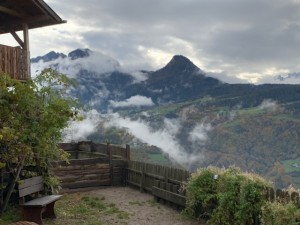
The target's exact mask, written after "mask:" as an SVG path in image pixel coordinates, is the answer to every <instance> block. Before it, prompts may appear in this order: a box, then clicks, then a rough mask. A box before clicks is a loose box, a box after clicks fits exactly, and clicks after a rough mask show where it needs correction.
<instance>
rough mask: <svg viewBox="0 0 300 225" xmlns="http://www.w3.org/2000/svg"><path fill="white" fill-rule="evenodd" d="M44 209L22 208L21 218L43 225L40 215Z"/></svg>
mask: <svg viewBox="0 0 300 225" xmlns="http://www.w3.org/2000/svg"><path fill="white" fill-rule="evenodd" d="M44 210H45V207H25V206H23V207H22V217H23V220H25V221H31V222H35V223H37V224H39V225H43V220H42V213H43V212H44Z"/></svg>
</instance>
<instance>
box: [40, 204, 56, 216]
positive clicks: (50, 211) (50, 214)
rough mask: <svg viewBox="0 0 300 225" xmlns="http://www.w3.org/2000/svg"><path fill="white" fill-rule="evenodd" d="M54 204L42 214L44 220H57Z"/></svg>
mask: <svg viewBox="0 0 300 225" xmlns="http://www.w3.org/2000/svg"><path fill="white" fill-rule="evenodd" d="M54 204H55V202H51V203H50V204H48V205H47V206H46V210H45V211H44V212H43V214H42V217H43V218H51V219H55V218H56V215H55V211H54Z"/></svg>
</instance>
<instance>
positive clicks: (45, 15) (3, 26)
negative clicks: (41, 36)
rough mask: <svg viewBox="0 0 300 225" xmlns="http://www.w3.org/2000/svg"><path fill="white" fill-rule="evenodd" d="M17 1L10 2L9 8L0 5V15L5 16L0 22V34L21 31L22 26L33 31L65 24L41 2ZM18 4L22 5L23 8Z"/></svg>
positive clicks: (30, 0)
mask: <svg viewBox="0 0 300 225" xmlns="http://www.w3.org/2000/svg"><path fill="white" fill-rule="evenodd" d="M19 1H20V0H10V4H13V7H11V8H8V7H5V6H1V5H0V15H1V13H2V16H3V15H6V16H4V18H2V21H1V20H0V34H4V33H11V30H14V31H15V32H17V31H21V30H23V25H24V24H27V25H28V28H29V29H34V28H39V27H44V26H50V25H56V24H62V23H66V21H64V20H62V19H61V18H60V17H59V16H58V15H57V14H56V13H55V12H54V11H53V10H52V9H51V8H50V7H49V6H48V5H47V4H46V3H45V2H44V1H43V0H26V2H25V1H24V0H23V1H22V3H19ZM20 4H23V5H22V6H23V8H22V7H20ZM29 11H30V12H29Z"/></svg>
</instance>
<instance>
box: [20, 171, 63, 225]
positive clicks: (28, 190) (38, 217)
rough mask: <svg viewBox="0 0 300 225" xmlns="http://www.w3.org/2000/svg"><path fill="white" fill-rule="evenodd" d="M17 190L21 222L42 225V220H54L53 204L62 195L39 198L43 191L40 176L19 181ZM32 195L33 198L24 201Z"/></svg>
mask: <svg viewBox="0 0 300 225" xmlns="http://www.w3.org/2000/svg"><path fill="white" fill-rule="evenodd" d="M18 189H19V198H20V199H19V200H20V205H21V207H22V217H23V220H25V221H32V222H35V223H37V224H43V220H42V218H56V216H55V212H54V204H55V202H56V201H57V200H58V199H59V198H61V196H62V195H47V196H43V197H40V196H39V194H40V192H41V191H43V190H44V183H43V177H42V176H38V177H32V178H29V179H25V180H21V181H20V182H19V185H18ZM32 194H34V195H35V198H34V199H32V200H29V201H26V196H29V195H32Z"/></svg>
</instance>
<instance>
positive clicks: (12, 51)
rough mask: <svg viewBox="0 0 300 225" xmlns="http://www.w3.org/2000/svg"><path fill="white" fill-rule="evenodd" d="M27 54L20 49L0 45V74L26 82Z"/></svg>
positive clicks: (27, 72) (27, 74) (27, 76)
mask: <svg viewBox="0 0 300 225" xmlns="http://www.w3.org/2000/svg"><path fill="white" fill-rule="evenodd" d="M26 57H27V53H26V50H24V49H21V48H20V47H10V46H5V45H0V73H5V74H8V75H10V76H11V77H12V78H14V79H18V80H28V79H29V78H30V74H29V71H27V70H28V69H27V68H28V66H27V58H26Z"/></svg>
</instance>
